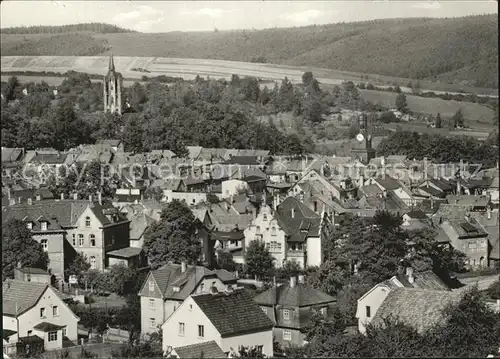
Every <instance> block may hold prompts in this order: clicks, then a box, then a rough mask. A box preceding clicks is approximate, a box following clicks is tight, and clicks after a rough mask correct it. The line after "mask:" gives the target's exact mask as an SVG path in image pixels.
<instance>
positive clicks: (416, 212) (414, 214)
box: [406, 210, 429, 219]
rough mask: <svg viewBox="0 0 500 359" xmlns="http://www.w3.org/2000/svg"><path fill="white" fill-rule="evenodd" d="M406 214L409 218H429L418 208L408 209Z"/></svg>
mask: <svg viewBox="0 0 500 359" xmlns="http://www.w3.org/2000/svg"><path fill="white" fill-rule="evenodd" d="M406 215H407V216H408V217H410V218H411V219H429V217H428V216H427V215H426V214H425V213H424V212H422V211H419V210H413V211H410V212H408V213H406Z"/></svg>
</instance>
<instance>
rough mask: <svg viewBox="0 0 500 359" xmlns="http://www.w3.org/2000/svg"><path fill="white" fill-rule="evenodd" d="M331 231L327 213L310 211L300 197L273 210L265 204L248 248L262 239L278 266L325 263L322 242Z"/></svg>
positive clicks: (247, 241) (248, 239)
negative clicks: (323, 261) (294, 263)
mask: <svg viewBox="0 0 500 359" xmlns="http://www.w3.org/2000/svg"><path fill="white" fill-rule="evenodd" d="M330 228H331V221H330V219H329V216H328V215H327V214H326V213H323V214H322V216H320V215H318V214H316V213H314V212H313V211H311V210H310V209H309V208H308V207H307V206H305V205H304V204H303V203H301V202H300V201H299V200H298V199H297V198H294V197H288V198H286V199H285V200H284V201H283V202H282V203H281V204H280V205H279V206H278V207H277V209H276V211H273V210H272V209H271V208H270V207H269V206H268V205H263V206H262V208H261V210H260V213H259V215H258V216H257V217H256V218H255V219H254V220H253V221H252V223H251V225H249V226H248V227H247V228H246V229H245V231H244V233H245V247H246V248H247V247H248V246H249V245H250V243H251V242H252V241H254V240H261V241H263V242H264V243H265V244H266V247H267V248H268V249H269V251H270V252H271V255H272V256H273V257H274V259H275V261H274V264H275V266H276V267H281V266H283V264H284V263H286V262H287V261H292V262H296V263H298V264H299V265H300V266H301V267H302V268H305V267H307V266H317V265H318V266H319V265H321V263H322V247H323V246H322V240H323V238H324V236H325V235H326V233H328V231H329V229H330Z"/></svg>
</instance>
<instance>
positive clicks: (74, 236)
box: [73, 233, 76, 246]
mask: <svg viewBox="0 0 500 359" xmlns="http://www.w3.org/2000/svg"><path fill="white" fill-rule="evenodd" d="M73 245H74V246H76V234H74V233H73Z"/></svg>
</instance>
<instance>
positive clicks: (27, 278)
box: [26, 273, 31, 282]
mask: <svg viewBox="0 0 500 359" xmlns="http://www.w3.org/2000/svg"><path fill="white" fill-rule="evenodd" d="M26 281H27V282H31V273H28V275H27V276H26Z"/></svg>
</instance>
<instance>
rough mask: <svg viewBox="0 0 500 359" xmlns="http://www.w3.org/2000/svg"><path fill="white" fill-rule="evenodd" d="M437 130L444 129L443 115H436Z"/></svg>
mask: <svg viewBox="0 0 500 359" xmlns="http://www.w3.org/2000/svg"><path fill="white" fill-rule="evenodd" d="M435 125H436V128H441V127H443V119H442V118H441V114H440V113H439V112H438V114H437V115H436V121H435Z"/></svg>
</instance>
